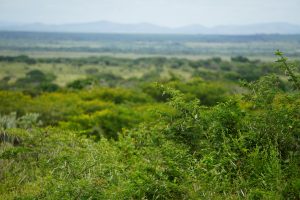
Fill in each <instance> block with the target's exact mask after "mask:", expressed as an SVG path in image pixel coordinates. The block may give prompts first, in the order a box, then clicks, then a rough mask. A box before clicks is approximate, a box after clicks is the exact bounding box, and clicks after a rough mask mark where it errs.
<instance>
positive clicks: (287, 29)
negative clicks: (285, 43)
mask: <svg viewBox="0 0 300 200" xmlns="http://www.w3.org/2000/svg"><path fill="white" fill-rule="evenodd" d="M0 31H37V32H78V33H140V34H147V33H148V34H154V33H155V34H222V35H223V34H224V35H246V34H300V25H294V24H289V23H262V24H251V25H228V26H225V25H224V26H215V27H205V26H201V25H190V26H183V27H178V28H169V27H163V26H158V25H154V24H149V23H139V24H120V23H114V22H109V21H98V22H90V23H74V24H61V25H51V24H42V23H32V24H20V23H8V22H0Z"/></svg>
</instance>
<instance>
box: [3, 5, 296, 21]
mask: <svg viewBox="0 0 300 200" xmlns="http://www.w3.org/2000/svg"><path fill="white" fill-rule="evenodd" d="M299 10H300V0H285V1H274V0H0V22H2V24H4V23H9V24H11V23H12V22H15V23H36V22H39V23H46V24H66V23H67V24H68V23H86V22H95V21H103V20H105V21H113V22H116V23H123V24H132V23H151V24H156V25H159V26H165V27H180V26H187V25H193V24H200V25H204V26H208V27H212V26H217V25H245V24H257V23H260V24H261V23H270V22H285V23H290V24H298V25H299V24H300V12H299Z"/></svg>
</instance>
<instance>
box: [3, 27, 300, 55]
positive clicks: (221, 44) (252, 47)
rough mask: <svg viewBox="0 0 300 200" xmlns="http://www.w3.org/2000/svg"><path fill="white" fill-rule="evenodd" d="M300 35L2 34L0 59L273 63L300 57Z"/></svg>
mask: <svg viewBox="0 0 300 200" xmlns="http://www.w3.org/2000/svg"><path fill="white" fill-rule="evenodd" d="M299 41H300V35H278V34H273V35H268V34H261V35H259V34H258V35H178V34H173V35H172V34H171V35H166V34H162V35H160V34H96V33H91V34H88V33H40V32H5V31H3V32H1V31H0V55H14V56H16V55H19V54H24V53H25V54H26V55H31V56H34V57H82V56H99V55H110V56H115V55H117V56H118V57H120V56H122V57H131V58H132V57H134V58H136V57H145V56H162V55H163V56H175V57H183V58H198V59H199V58H210V57H212V56H215V57H222V58H228V59H230V57H236V56H247V57H251V58H253V59H269V60H270V59H271V60H272V57H273V55H272V52H273V51H274V49H279V48H280V49H282V51H284V52H286V54H287V55H288V56H289V57H291V58H298V57H299V55H300V53H299V49H300V43H299Z"/></svg>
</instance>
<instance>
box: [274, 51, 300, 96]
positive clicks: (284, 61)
mask: <svg viewBox="0 0 300 200" xmlns="http://www.w3.org/2000/svg"><path fill="white" fill-rule="evenodd" d="M275 55H276V56H277V57H278V60H277V61H276V62H277V63H280V64H281V67H282V68H283V69H284V70H285V72H286V75H287V76H288V77H289V80H290V81H292V82H293V84H294V86H295V88H296V89H297V90H300V81H299V78H298V77H297V76H296V74H295V72H294V71H293V69H292V67H293V66H292V65H290V64H288V62H287V60H288V58H287V57H285V56H284V54H283V53H282V52H281V51H279V50H277V51H276V52H275Z"/></svg>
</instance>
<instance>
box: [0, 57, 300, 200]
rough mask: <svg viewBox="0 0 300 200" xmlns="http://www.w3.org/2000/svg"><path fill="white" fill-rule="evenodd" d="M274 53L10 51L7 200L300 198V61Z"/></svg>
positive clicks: (2, 167)
mask: <svg viewBox="0 0 300 200" xmlns="http://www.w3.org/2000/svg"><path fill="white" fill-rule="evenodd" d="M276 55H277V56H279V59H278V61H277V64H276V63H271V62H262V61H259V60H251V59H248V58H246V57H243V56H234V57H232V59H231V61H225V60H222V59H221V58H218V57H216V58H211V59H206V60H188V59H178V58H163V57H155V58H138V59H128V58H112V57H89V58H32V57H27V56H17V57H14V56H11V57H10V56H1V57H0V75H1V77H0V88H1V90H0V199H299V198H300V173H299V169H300V139H299V138H300V135H299V134H300V112H299V111H300V91H299V84H300V81H299V80H300V79H299V72H300V70H299V67H298V66H299V62H298V61H293V63H290V62H288V61H287V58H286V57H285V56H284V55H283V54H282V53H281V52H279V51H278V52H276ZM292 64H293V65H292ZM293 66H294V67H293Z"/></svg>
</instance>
